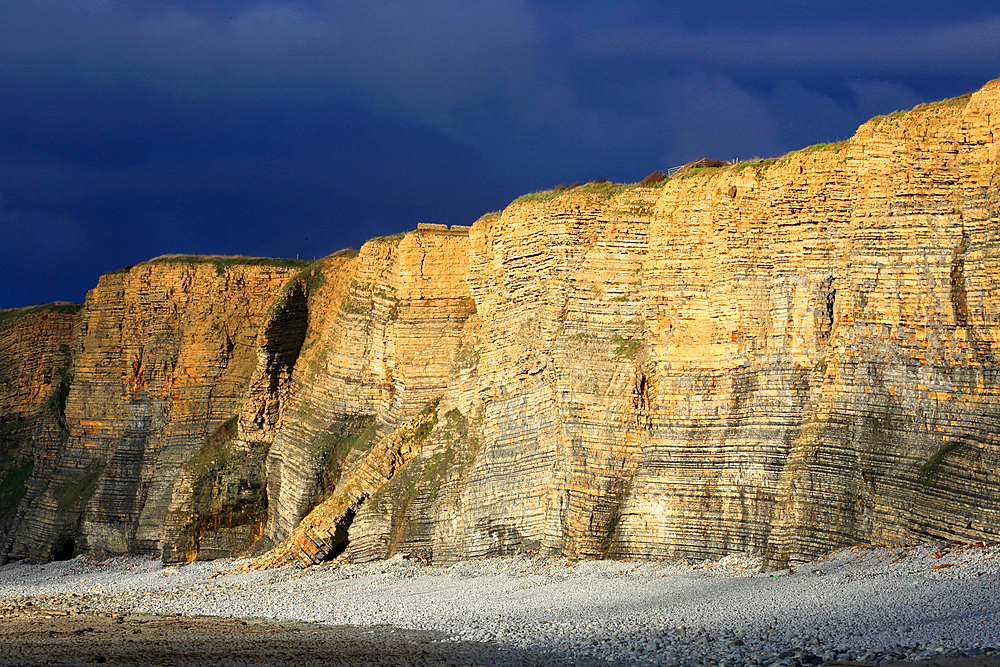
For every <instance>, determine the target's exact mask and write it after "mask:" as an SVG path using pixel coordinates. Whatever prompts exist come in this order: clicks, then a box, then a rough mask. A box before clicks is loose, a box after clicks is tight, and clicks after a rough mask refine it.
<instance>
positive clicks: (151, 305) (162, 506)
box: [10, 258, 301, 559]
mask: <svg viewBox="0 0 1000 667" xmlns="http://www.w3.org/2000/svg"><path fill="white" fill-rule="evenodd" d="M299 270H301V266H289V265H288V263H287V262H282V263H279V264H268V263H261V261H260V260H242V259H233V258H208V259H206V258H200V259H199V258H164V259H161V260H156V261H152V262H148V263H146V264H142V265H138V266H136V267H133V268H131V269H128V270H124V271H121V272H118V273H114V274H108V275H105V276H103V277H102V278H101V281H100V283H99V285H98V286H97V287H96V288H95V289H94V290H92V291H91V292H90V294H88V297H87V303H86V306H85V309H84V311H83V312H82V314H81V324H80V327H81V331H80V339H79V342H78V343H77V345H78V352H77V354H76V356H75V359H74V364H73V370H72V373H73V381H72V384H71V385H70V390H69V394H68V396H67V398H66V427H67V429H68V438H67V441H66V445H65V447H64V448H63V449H62V450H61V451H60V452H59V457H58V462H57V463H55V465H54V467H53V470H52V472H51V475H50V477H49V478H48V479H47V480H46V485H45V489H44V490H43V491H42V492H40V493H39V494H38V495H37V497H35V498H34V499H33V501H32V503H31V505H30V506H29V507H28V508H26V512H25V516H24V518H23V520H22V522H21V525H20V527H19V530H18V532H17V534H16V535H15V539H14V540H13V542H12V544H11V548H10V557H12V558H25V557H27V558H35V559H45V558H52V557H56V556H64V555H72V554H73V553H74V552H78V551H81V550H87V549H90V550H96V549H105V550H107V551H111V552H115V553H124V552H143V553H150V552H152V553H157V552H158V551H159V548H160V539H161V535H162V531H163V521H164V513H165V512H166V510H167V507H168V504H169V501H170V497H171V491H172V488H173V484H174V481H175V478H176V476H177V474H178V472H179V470H180V468H181V466H182V465H183V464H184V462H185V461H187V460H188V459H189V458H190V457H191V455H192V454H193V453H194V452H196V451H197V450H198V449H199V448H200V447H201V445H202V444H203V443H204V442H205V439H206V437H207V435H208V434H209V433H211V432H212V431H214V430H215V429H216V428H217V427H218V425H219V424H221V423H223V422H225V421H227V420H228V419H229V418H230V417H232V416H233V415H234V414H235V411H236V408H237V406H238V404H239V398H240V396H241V394H242V392H243V390H244V389H245V387H246V384H247V380H248V379H249V377H250V374H251V372H252V371H253V369H254V366H255V362H256V345H255V342H256V337H257V331H258V328H259V327H260V325H261V323H262V322H263V319H264V314H265V311H266V310H267V308H268V306H269V305H270V304H271V302H272V301H273V300H274V297H275V295H276V294H277V293H278V292H279V290H280V289H281V287H282V286H283V285H284V284H285V283H286V282H287V281H288V278H289V277H290V276H291V275H293V274H294V273H296V272H297V271H299Z"/></svg>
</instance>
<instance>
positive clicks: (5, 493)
mask: <svg viewBox="0 0 1000 667" xmlns="http://www.w3.org/2000/svg"><path fill="white" fill-rule="evenodd" d="M79 311H80V306H79V305H78V304H67V303H55V304H46V305H44V306H36V307H34V308H20V309H15V310H4V311H0V554H3V553H5V552H6V551H7V548H8V545H9V543H10V541H11V539H13V536H14V534H15V532H17V528H18V526H19V524H20V522H21V518H22V516H23V514H22V513H21V512H19V508H20V507H21V506H22V503H23V502H25V500H26V498H27V500H28V501H30V499H31V498H32V497H33V496H34V494H36V493H37V492H38V491H39V489H38V487H37V484H29V480H32V473H33V472H36V471H37V472H38V473H39V475H36V476H35V479H37V478H38V477H39V476H44V475H45V473H46V471H48V470H50V469H51V465H52V462H53V460H54V458H55V457H56V456H57V454H58V452H59V450H60V449H61V447H62V445H63V444H64V442H65V435H66V431H65V422H64V420H63V409H64V405H65V400H66V394H67V392H68V391H69V383H70V380H71V377H70V375H69V366H70V360H71V354H72V351H71V346H72V345H73V342H74V325H75V323H76V321H77V314H78V313H79Z"/></svg>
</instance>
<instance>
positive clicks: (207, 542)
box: [3, 81, 1000, 567]
mask: <svg viewBox="0 0 1000 667" xmlns="http://www.w3.org/2000/svg"><path fill="white" fill-rule="evenodd" d="M998 136H1000V81H995V82H992V83H990V84H988V85H987V86H985V87H984V88H983V89H982V90H980V91H978V92H976V93H974V94H972V95H970V96H965V97H962V98H956V99H955V100H948V101H945V102H941V103H937V104H931V105H923V106H921V107H918V108H916V109H914V110H912V111H909V112H906V113H896V114H891V115H889V116H885V117H880V118H876V119H873V120H871V121H869V122H868V123H866V124H865V125H863V126H862V127H861V128H860V129H859V130H858V132H857V134H856V135H855V136H854V137H852V138H851V139H850V140H848V141H845V142H842V143H839V144H831V145H820V146H813V147H810V148H807V149H804V150H802V151H798V152H795V153H791V154H789V155H787V156H784V157H782V158H777V159H773V160H762V161H756V162H751V163H742V164H735V165H728V164H725V165H721V166H709V167H704V166H698V165H694V166H691V167H689V168H687V169H684V170H682V171H680V172H679V173H677V174H676V175H674V176H673V177H671V178H669V179H664V180H660V181H655V179H651V180H650V181H649V182H648V183H645V184H640V185H631V186H625V185H616V184H609V183H591V184H587V185H584V186H578V187H575V188H571V189H561V190H554V191H550V192H541V193H535V194H532V195H526V196H524V197H522V198H520V199H518V200H517V201H515V202H513V203H512V204H511V205H510V206H508V207H507V208H506V209H505V210H503V211H501V212H498V213H494V214H490V215H487V216H484V217H483V218H482V219H480V220H479V221H477V222H476V223H475V224H474V225H472V226H471V227H465V226H456V225H453V226H451V227H446V226H444V225H432V224H422V225H420V226H419V227H418V229H417V230H416V231H414V232H411V233H408V234H405V235H399V236H396V237H386V238H381V239H374V240H372V241H370V242H369V243H367V244H366V245H365V246H364V247H363V248H361V250H360V251H344V252H341V253H338V254H336V255H333V256H331V257H328V258H325V259H323V260H320V261H319V262H315V263H312V264H310V265H309V266H280V265H276V264H273V263H272V264H267V263H261V262H259V261H256V262H249V263H248V262H243V263H238V262H237V263H234V262H228V261H227V262H220V261H215V262H214V263H213V262H212V261H206V260H197V261H196V260H194V259H192V258H187V259H184V258H172V259H171V260H170V261H154V262H151V263H147V264H144V265H140V266H139V267H135V268H132V269H131V270H129V271H126V272H123V273H118V274H112V275H109V276H105V277H103V278H102V279H101V283H100V285H99V286H98V288H96V289H95V290H94V292H92V293H91V295H90V296H89V297H88V302H87V305H86V308H85V310H84V311H83V312H82V313H81V314H80V316H79V323H78V325H77V326H78V329H77V330H76V333H75V334H74V336H75V337H73V338H72V343H71V344H70V343H66V345H68V346H69V348H70V349H72V350H74V351H75V352H74V353H73V361H72V367H71V369H70V371H69V372H70V373H71V374H72V377H73V380H72V383H70V384H69V391H68V395H67V396H66V399H65V410H64V415H63V416H58V417H57V416H55V413H53V415H52V416H50V418H49V422H51V423H52V424H54V425H53V426H52V427H51V429H50V430H51V432H53V433H56V432H58V428H57V424H58V423H64V424H65V431H66V435H65V437H64V441H65V444H64V445H59V446H58V447H57V448H56V449H57V450H58V451H57V452H55V454H53V456H54V460H55V461H56V463H53V464H52V465H51V466H50V469H48V472H45V473H44V474H40V473H38V472H36V473H32V480H34V481H32V482H29V484H28V486H29V487H31V485H34V487H32V488H35V487H37V488H38V489H40V491H39V492H38V494H37V496H32V497H31V498H30V499H27V500H24V501H23V502H21V503H20V504H19V509H18V512H19V516H22V517H23V518H22V519H20V520H19V521H20V523H19V524H18V528H17V529H16V530H15V531H13V532H12V533H11V534H12V539H11V540H10V541H9V546H8V547H6V548H5V549H6V552H7V555H8V557H33V558H45V557H52V556H56V555H65V554H66V553H71V552H73V551H74V550H75V551H79V550H81V549H106V550H109V551H117V552H122V551H147V552H156V551H159V552H160V553H161V554H162V556H163V558H164V560H165V561H167V562H184V561H186V560H190V559H191V558H213V557H217V556H220V555H227V554H235V553H243V552H247V551H250V552H253V553H262V552H264V551H267V550H268V549H272V548H278V549H279V550H278V551H276V552H275V556H274V557H275V558H277V559H278V560H281V558H285V561H287V557H288V554H290V553H293V552H294V553H297V554H299V555H302V554H305V556H303V558H305V561H308V562H315V561H317V560H320V559H322V558H327V557H332V556H333V555H335V554H336V553H339V552H340V551H341V549H345V551H344V554H346V555H345V556H343V557H347V558H351V559H354V560H356V561H365V560H371V559H376V558H385V557H388V556H391V555H393V554H396V553H408V554H410V555H412V556H414V557H419V558H423V559H427V560H431V561H434V562H450V561H454V560H456V559H460V558H469V557H478V556H487V555H494V554H504V553H512V552H521V551H524V552H532V553H541V554H553V555H554V554H561V555H567V556H570V557H574V558H598V557H616V558H666V557H677V558H706V557H718V556H721V555H724V554H727V553H733V552H751V553H754V554H759V555H765V556H766V560H767V563H768V564H769V566H771V567H784V566H786V565H788V564H789V563H794V562H799V561H803V560H806V559H810V558H813V557H816V556H818V555H820V554H821V553H823V552H825V551H828V550H829V549H831V548H834V547H837V546H842V545H845V544H854V543H864V542H875V543H885V544H898V543H907V542H914V541H920V540H926V539H928V538H937V539H954V540H989V539H996V538H998V537H1000V534H998V528H997V526H1000V514H998V513H1000V505H998V501H997V498H1000V493H998V491H1000V488H998V484H1000V479H998V478H997V475H996V470H997V467H998V466H997V463H998V457H1000V442H998V427H997V424H1000V414H998V410H1000V408H998V406H1000V396H998V390H997V362H998V359H997V354H998V347H1000V342H998V338H1000V320H998V318H1000V301H998V299H1000V297H998V293H1000V292H998V288H1000V285H998V283H1000V237H998V231H997V230H998V229H1000V224H998V223H1000V184H998V180H1000V168H998V163H1000V155H998V151H1000V147H998V146H1000V144H998V142H997V137H998ZM654 181H655V182H654ZM9 358H11V359H14V361H12V362H10V363H13V364H14V365H19V364H24V363H28V361H27V358H26V357H24V358H22V357H9ZM46 363H49V362H46ZM50 365H51V364H50ZM53 377H54V376H53ZM33 382H34V384H32V385H31V386H33V387H36V389H32V390H31V391H32V392H34V393H33V394H32V395H33V396H34V395H37V396H41V395H42V394H45V392H46V391H51V389H46V388H45V387H48V386H49V385H44V383H39V382H37V381H33ZM29 384H30V383H29ZM23 386H27V385H22V387H23ZM24 391H26V390H25V389H23V388H22V389H17V390H9V391H8V393H7V394H3V396H4V401H5V405H11V406H15V405H20V404H19V403H17V401H23V400H24V398H23V397H21V398H17V397H20V396H21V395H22V394H23V393H24ZM5 410H7V412H8V413H10V414H13V413H14V412H16V411H18V410H21V408H16V409H15V408H14V407H11V408H9V409H8V408H5ZM428 411H429V412H428ZM56 412H59V411H56ZM431 413H433V415H434V418H433V419H430V418H429V415H430V414H431ZM5 414H7V413H5ZM60 414H63V413H60ZM421 414H424V415H425V416H427V417H428V420H427V421H426V423H424V424H423V426H422V427H421V428H422V430H421V435H420V443H419V446H415V445H413V442H412V440H407V438H409V437H411V436H412V429H413V428H414V426H413V424H414V422H413V421H412V420H414V419H416V418H418V417H419V416H420V415H421ZM60 420H62V422H60ZM52 429H54V430H52ZM407 429H409V430H407ZM39 442H41V441H39ZM401 443H404V444H405V443H410V444H409V445H407V446H406V447H403V446H401ZM7 470H13V468H11V467H10V466H8V468H7ZM9 475H10V473H8V477H9ZM29 495H30V494H29ZM26 498H27V496H26ZM307 516H309V517H311V518H310V519H308V520H307V522H306V523H305V524H302V523H301V522H302V521H303V518H304V517H307ZM297 527H299V530H298V532H296V531H297ZM303 531H306V532H309V535H308V536H306V535H305V534H304V533H303ZM310 531H311V532H310ZM291 536H295V537H294V539H293V542H285V541H286V540H288V539H289V538H290V537H291ZM305 537H308V538H309V539H308V540H306V539H305ZM345 541H346V544H345ZM282 543H285V545H284V546H281V545H282ZM296 544H297V545H299V547H301V546H302V545H303V544H306V545H307V548H305V549H304V550H303V549H302V548H299V549H298V551H296V550H295V549H294V548H293V546H294V545H296ZM309 545H311V546H309ZM306 552H308V553H306ZM282 554H284V556H281V555H282ZM279 556H281V558H279ZM285 561H282V562H285ZM276 562H277V561H276Z"/></svg>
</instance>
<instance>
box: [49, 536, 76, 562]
mask: <svg viewBox="0 0 1000 667" xmlns="http://www.w3.org/2000/svg"><path fill="white" fill-rule="evenodd" d="M75 551H76V538H75V537H67V538H66V539H64V540H63V541H62V542H60V543H59V544H58V545H56V546H55V548H53V549H52V560H70V559H72V558H73V555H74V553H75Z"/></svg>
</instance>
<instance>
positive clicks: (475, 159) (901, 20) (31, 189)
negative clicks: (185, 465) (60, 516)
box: [0, 0, 1000, 307]
mask: <svg viewBox="0 0 1000 667" xmlns="http://www.w3.org/2000/svg"><path fill="white" fill-rule="evenodd" d="M817 4H818V5H819V6H812V3H801V2H794V3H793V2H762V3H756V4H754V3H745V2H740V3H736V2H702V3H671V2H622V3H597V2H585V1H584V2H573V3H570V2H527V1H516V0H509V1H505V0H484V1H483V2H471V3H470V2H457V1H450V0H442V1H440V2H406V1H395V2H366V3H341V2H325V1H321V0H289V1H286V2H277V1H263V2H251V1H219V0H214V1H212V2H207V1H202V0H187V1H167V0H149V1H133V2H124V1H121V0H61V1H54V0H32V1H31V2H28V1H23V2H15V1H11V0H0V230H2V232H3V241H4V242H3V244H2V253H3V254H2V256H0V260H2V261H3V263H4V266H5V269H4V272H3V273H2V274H0V307H15V306H24V305H32V304H35V303H40V302H44V301H52V300H73V301H79V300H82V299H83V296H84V293H85V291H86V289H88V288H89V287H91V286H93V285H94V284H96V281H97V277H98V276H99V275H100V274H101V273H104V272H106V271H111V270H115V269H117V268H120V267H121V266H124V265H129V264H134V263H137V262H140V261H143V260H146V259H149V258H152V257H154V256H157V255H160V254H164V253H213V254H245V255H269V256H286V257H295V256H300V257H306V258H311V257H314V256H315V257H320V256H323V255H326V254H329V253H330V252H334V251H336V250H338V249H340V248H342V247H350V246H353V247H357V246H359V245H360V244H361V243H363V242H364V240H366V239H367V238H370V237H372V236H376V235H380V234H388V233H395V232H398V231H404V230H407V229H412V228H413V227H414V226H415V225H416V223H417V222H419V221H433V222H443V223H447V224H469V223H471V222H472V221H473V220H475V219H476V218H478V217H479V216H480V215H481V214H483V213H486V212H488V211H492V210H497V209H500V208H502V207H503V206H504V205H506V204H507V203H508V202H509V201H511V200H512V199H514V198H515V197H517V196H518V195H520V194H523V193H524V192H529V191H534V190H539V189H543V188H547V187H551V186H553V185H555V184H556V183H559V182H566V183H569V182H571V181H587V180H592V179H596V178H602V177H603V178H609V179H612V180H616V181H636V180H639V179H641V178H642V177H643V176H645V175H646V174H647V173H649V172H651V171H653V170H655V169H666V168H668V167H670V166H674V165H677V164H682V163H684V162H687V161H689V160H691V159H694V158H698V157H705V156H707V157H717V158H722V159H731V158H747V157H753V156H760V157H766V156H771V155H778V154H781V153H784V152H787V151H789V150H793V149H796V148H800V147H802V146H805V145H808V144H812V143H817V142H821V141H835V140H839V139H843V138H846V137H848V136H850V135H851V134H852V133H853V132H854V130H855V129H856V128H857V126H858V125H860V124H861V123H862V122H864V121H865V120H867V119H868V118H869V117H871V116H873V115H877V114H880V113H887V112H891V111H894V110H896V109H903V108H910V107H912V106H914V105H915V104H918V103H920V102H925V101H930V100H935V99H941V98H946V97H951V96H954V95H959V94H962V93H966V92H969V91H971V90H974V89H975V88H978V87H979V86H981V85H982V84H983V83H985V82H986V81H988V80H990V79H992V78H995V77H996V76H998V75H1000V8H998V7H997V6H996V5H995V3H961V2H960V3H939V2H933V3H932V2H911V3H907V5H906V10H907V11H906V13H905V14H904V13H901V12H900V11H899V3H895V2H879V1H877V0H873V1H871V2H844V3H836V7H835V8H834V7H830V8H824V7H822V6H821V4H819V3H817Z"/></svg>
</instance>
